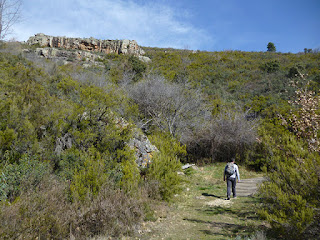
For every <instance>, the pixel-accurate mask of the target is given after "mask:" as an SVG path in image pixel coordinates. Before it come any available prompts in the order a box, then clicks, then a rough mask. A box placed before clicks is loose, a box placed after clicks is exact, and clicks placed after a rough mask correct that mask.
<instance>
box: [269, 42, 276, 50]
mask: <svg viewBox="0 0 320 240" xmlns="http://www.w3.org/2000/svg"><path fill="white" fill-rule="evenodd" d="M267 49H268V50H267V51H268V52H275V51H276V46H275V45H274V43H272V42H269V43H268V46H267Z"/></svg>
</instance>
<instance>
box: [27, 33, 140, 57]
mask: <svg viewBox="0 0 320 240" xmlns="http://www.w3.org/2000/svg"><path fill="white" fill-rule="evenodd" d="M27 44H29V45H39V46H40V47H50V48H63V49H68V50H87V51H92V52H101V53H105V54H109V53H115V54H132V55H135V56H142V55H144V53H145V52H144V51H143V49H142V48H141V47H140V46H139V45H138V44H137V42H136V41H135V40H127V39H125V40H99V39H95V38H67V37H53V36H48V35H45V34H43V33H38V34H36V35H35V36H33V37H30V38H29V40H28V41H27Z"/></svg>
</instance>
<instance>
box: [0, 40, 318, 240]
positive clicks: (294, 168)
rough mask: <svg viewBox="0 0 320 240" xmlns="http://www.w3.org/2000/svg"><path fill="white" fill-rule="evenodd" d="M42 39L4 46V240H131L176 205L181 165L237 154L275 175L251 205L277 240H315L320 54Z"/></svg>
mask: <svg viewBox="0 0 320 240" xmlns="http://www.w3.org/2000/svg"><path fill="white" fill-rule="evenodd" d="M38 37H41V39H42V40H41V41H40V40H39V39H38V40H39V41H38V40H37V41H35V40H34V41H30V42H31V43H30V42H29V44H26V43H16V42H2V43H1V45H0V99H1V102H0V176H1V177H0V181H1V185H0V194H1V195H0V199H1V211H0V223H1V225H2V226H3V227H2V228H1V229H0V236H1V237H2V238H4V239H12V238H21V237H24V238H25V239H34V238H36V237H39V238H53V239H55V238H68V237H71V235H72V236H74V237H75V238H76V239H81V238H83V239H86V238H89V237H94V236H98V235H102V236H109V237H112V238H115V239H118V238H119V237H121V236H132V235H135V234H136V229H139V226H141V224H142V223H143V222H149V221H150V220H152V219H154V218H155V217H156V216H157V214H155V212H154V209H156V206H159V205H160V206H161V205H162V204H163V203H164V202H171V201H173V202H175V201H178V200H177V199H176V198H175V196H176V194H180V193H181V189H184V187H183V186H184V183H183V181H184V180H185V179H184V178H183V177H181V176H180V175H178V174H177V172H180V171H181V163H182V164H183V163H187V162H189V163H191V162H192V163H195V164H197V165H198V166H204V167H209V168H210V166H211V165H213V164H221V162H225V161H226V160H228V159H231V158H232V157H234V158H236V161H237V162H238V163H239V164H240V165H241V166H242V167H243V168H245V167H246V168H248V169H250V171H249V170H248V171H249V173H250V172H251V173H252V171H256V172H257V173H255V174H254V175H259V176H260V175H262V172H263V175H265V176H267V179H268V181H266V182H265V183H264V184H263V185H262V188H261V189H260V191H259V198H254V199H248V202H250V206H251V204H252V206H253V205H255V204H261V206H262V207H261V208H260V210H261V211H259V221H262V220H261V219H262V218H263V219H264V220H266V221H268V222H269V223H270V227H271V228H272V230H273V234H276V233H277V234H278V237H281V238H288V239H292V238H290V236H291V233H292V232H294V233H295V236H296V239H305V238H306V237H310V236H313V237H314V236H315V234H316V232H317V231H316V229H317V228H318V221H317V219H318V218H319V216H320V213H319V207H320V206H319V201H318V200H317V199H319V194H320V191H319V183H318V182H317V179H318V176H320V175H319V174H320V169H319V166H320V157H319V148H320V142H319V138H318V136H319V127H320V119H319V88H320V54H319V53H306V54H291V53H271V52H241V51H223V52H200V51H196V52H194V51H189V50H177V49H160V48H147V47H140V46H138V45H135V44H136V43H135V42H125V44H124V43H123V42H120V41H115V42H103V41H101V42H99V41H100V40H99V41H98V40H94V39H70V38H54V37H50V36H46V35H41V36H38ZM43 37H44V38H45V39H47V40H45V41H44V40H43ZM105 41H107V40H105ZM108 41H109V40H108ZM110 41H111V40H110ZM42 42H45V44H44V45H43V44H42ZM87 42H89V43H90V44H89V43H88V44H87ZM40 43H41V44H40ZM48 44H49V45H48ZM110 44H111V45H112V44H113V45H114V46H115V51H113V50H111V48H110V46H111V45H110ZM113 45H112V46H113ZM96 46H100V47H96ZM102 46H106V48H105V49H109V50H101V49H102ZM121 49H122V50H121ZM131 50H137V52H135V51H131ZM222 165H223V164H222ZM219 166H220V165H219ZM249 173H248V175H250V174H249ZM206 175H208V173H207V172H206ZM196 176H197V178H201V177H200V176H199V175H196ZM201 181H202V180H201ZM214 181H216V180H214ZM219 184H220V185H222V184H221V183H219ZM220 185H219V186H220ZM193 187H194V188H196V186H193ZM220 188H221V189H222V187H221V186H220ZM221 189H219V194H220V193H221V195H222V194H223V193H222V192H223V190H221ZM241 201H242V200H241ZM178 202H179V201H178ZM307 203H308V204H307ZM192 204H194V203H192ZM192 206H193V205H192ZM196 207H197V206H196V205H194V208H196ZM189 210H190V211H192V212H193V211H194V209H189ZM210 211H211V210H210ZM225 211H226V213H228V211H229V210H228V209H227V210H225ZM257 212H258V211H257ZM257 212H254V215H256V213H257ZM53 213H54V214H53ZM66 213H67V214H66ZM212 214H213V215H215V213H214V212H213V213H212ZM217 214H220V212H219V213H217ZM8 216H11V218H10V219H8ZM234 216H236V214H234ZM234 216H233V217H234ZM201 218H202V217H201ZM204 221H209V220H208V219H206V220H204ZM149 223H150V222H149ZM151 224H152V223H151ZM241 224H245V223H244V222H242V223H241ZM200 226H202V225H201V224H200ZM255 230H258V229H252V228H251V229H250V231H251V233H252V234H253V233H254V232H255ZM204 235H206V232H204ZM241 235H242V236H245V235H244V234H241ZM226 236H228V237H235V235H233V234H230V232H228V233H226ZM273 236H275V235H273ZM291 237H292V236H291Z"/></svg>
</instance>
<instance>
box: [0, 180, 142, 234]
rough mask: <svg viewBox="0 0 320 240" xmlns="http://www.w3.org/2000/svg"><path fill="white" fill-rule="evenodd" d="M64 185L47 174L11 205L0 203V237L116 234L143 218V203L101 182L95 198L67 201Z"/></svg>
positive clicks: (130, 230)
mask: <svg viewBox="0 0 320 240" xmlns="http://www.w3.org/2000/svg"><path fill="white" fill-rule="evenodd" d="M65 188H66V185H65V183H63V182H60V181H58V180H57V179H56V178H55V177H53V176H49V177H47V178H46V179H45V180H44V181H42V182H41V184H40V185H38V187H37V188H36V190H32V191H27V192H25V193H24V194H22V195H21V196H20V198H19V199H17V200H16V201H15V203H14V204H10V205H8V204H5V203H2V204H1V211H0V224H1V228H0V237H1V239H19V238H23V239H37V238H40V239H42V238H43V239H67V238H72V237H74V238H76V239H88V237H92V236H95V235H100V234H101V235H104V236H109V237H117V236H121V235H127V234H129V233H130V232H132V231H133V229H134V227H135V226H136V224H137V223H138V222H139V221H140V220H141V219H142V218H143V206H144V204H143V203H142V202H141V201H137V200H135V199H133V198H132V197H130V196H128V195H126V194H125V193H123V192H122V191H120V190H117V189H115V188H113V187H111V186H110V185H109V186H108V185H105V184H104V185H101V186H100V188H101V190H100V191H99V194H98V195H97V196H96V198H95V199H93V200H92V199H88V198H85V199H83V202H82V204H79V203H78V202H75V203H71V202H70V201H69V200H68V198H67V195H66V194H65Z"/></svg>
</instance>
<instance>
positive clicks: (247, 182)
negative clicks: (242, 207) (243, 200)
mask: <svg viewBox="0 0 320 240" xmlns="http://www.w3.org/2000/svg"><path fill="white" fill-rule="evenodd" d="M264 180H265V178H263V177H258V178H249V179H243V180H241V181H240V182H239V183H237V196H238V197H247V196H252V195H253V194H255V193H256V192H257V190H258V187H259V186H260V184H261V183H262V182H263V181H264Z"/></svg>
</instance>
